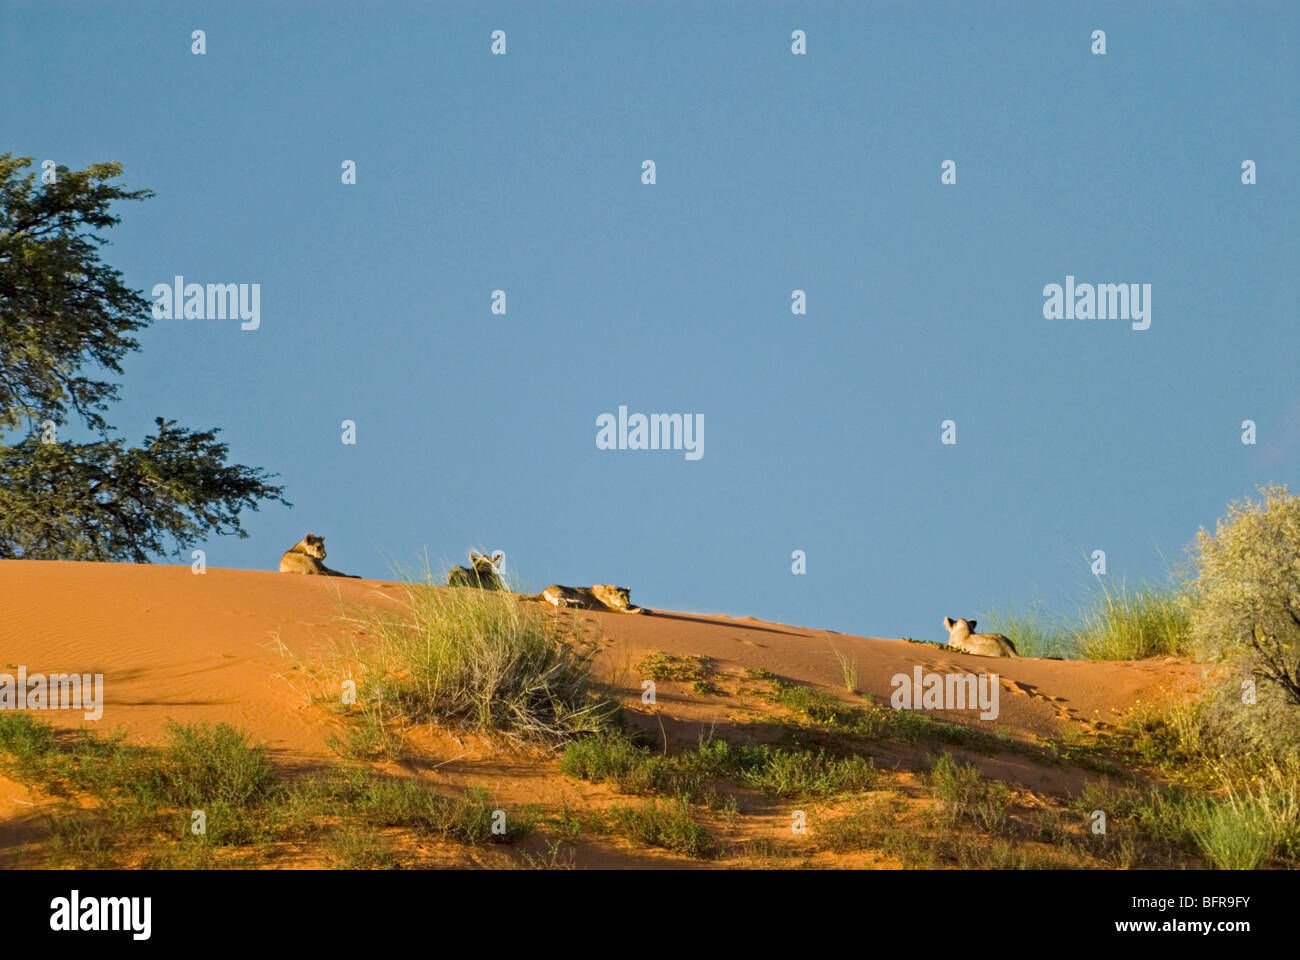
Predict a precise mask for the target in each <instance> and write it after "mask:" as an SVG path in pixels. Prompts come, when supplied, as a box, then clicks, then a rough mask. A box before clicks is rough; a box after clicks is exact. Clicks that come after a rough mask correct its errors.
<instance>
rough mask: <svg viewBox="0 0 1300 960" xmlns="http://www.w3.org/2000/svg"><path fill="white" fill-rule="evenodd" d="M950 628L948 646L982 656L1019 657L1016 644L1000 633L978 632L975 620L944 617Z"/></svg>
mask: <svg viewBox="0 0 1300 960" xmlns="http://www.w3.org/2000/svg"><path fill="white" fill-rule="evenodd" d="M943 625H944V626H945V627H947V628H948V646H950V647H952V648H953V649H954V650H960V651H962V652H963V653H974V654H977V655H978V656H981V657H1018V656H1020V654H1018V653H1016V647H1015V644H1013V643H1012V642H1011V641H1010V640H1008V639H1007V638H1006V637H1004V636H1002V634H1000V633H976V632H975V621H974V620H961V619H957V620H953V619H952V618H951V617H944V618H943Z"/></svg>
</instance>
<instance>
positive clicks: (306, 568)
mask: <svg viewBox="0 0 1300 960" xmlns="http://www.w3.org/2000/svg"><path fill="white" fill-rule="evenodd" d="M324 559H325V538H324V537H318V536H316V535H315V534H314V533H309V534H307V536H305V537H303V538H302V539H301V540H299V541H298V542H297V543H295V544H294V545H293V546H292V547H290V548H289V549H288V550H286V551H285V554H284V556H282V557H281V558H280V572H281V573H308V574H315V575H317V576H321V577H351V578H352V579H353V580H360V579H361V577H360V576H358V575H357V574H355V573H339V572H338V571H337V570H331V569H330V568H329V567H327V566H325V564H323V563H321V561H322V560H324Z"/></svg>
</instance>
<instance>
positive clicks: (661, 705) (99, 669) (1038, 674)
mask: <svg viewBox="0 0 1300 960" xmlns="http://www.w3.org/2000/svg"><path fill="white" fill-rule="evenodd" d="M403 589H404V588H403V586H402V585H401V584H398V583H391V582H384V581H374V580H345V579H335V578H322V577H306V576H292V575H286V574H279V573H273V572H261V571H247V570H221V569H209V570H208V571H207V572H206V573H205V574H203V575H195V574H193V573H192V572H191V570H190V568H189V567H186V566H161V565H134V564H112V563H64V562H41V561H16V560H7V561H0V671H4V672H8V673H14V672H15V671H16V669H17V668H18V667H19V666H22V667H25V668H26V670H27V671H28V672H29V673H34V672H45V673H53V672H58V673H72V672H78V673H92V674H95V673H100V674H103V675H104V684H105V691H104V707H103V716H102V718H101V719H100V720H98V721H97V722H93V723H89V724H87V722H86V721H85V720H84V719H83V714H82V712H81V711H51V710H46V711H42V712H41V715H42V716H43V717H44V718H45V719H47V720H49V721H50V722H52V723H53V724H54V725H55V726H56V727H57V728H60V729H64V730H69V729H75V728H78V727H80V726H82V725H88V726H91V727H92V728H94V729H95V730H96V731H97V732H101V733H103V732H107V731H110V730H113V729H117V728H123V729H125V730H126V732H127V734H128V736H129V737H130V738H131V739H132V740H133V741H135V742H140V743H159V742H162V741H163V739H164V732H165V726H166V723H167V721H169V720H175V721H178V722H182V723H189V722H196V721H207V722H209V723H218V722H226V723H231V724H234V725H237V726H239V727H242V728H244V729H245V730H247V731H248V732H249V733H250V734H251V735H252V738H253V739H254V740H255V741H257V742H260V743H264V744H265V745H266V746H267V748H268V751H269V753H270V755H271V757H272V759H273V760H274V761H275V762H276V763H277V764H278V765H279V766H281V767H282V768H285V769H286V772H291V771H292V770H293V769H294V768H307V767H311V766H317V765H320V764H323V763H326V762H331V761H334V760H336V759H337V758H336V756H335V755H334V753H333V752H332V751H331V750H330V749H329V748H328V747H327V745H326V737H327V736H328V735H329V733H330V732H331V731H332V730H337V729H338V728H339V726H340V721H339V720H338V719H337V718H333V717H331V716H330V714H329V713H328V712H327V711H325V710H323V709H321V708H320V707H319V706H315V705H313V704H312V703H311V702H310V700H309V698H308V696H307V695H306V692H305V690H304V688H303V685H302V684H301V683H299V682H295V681H296V679H297V677H298V676H300V674H295V669H294V666H293V661H292V659H291V658H288V657H286V656H285V655H284V653H283V650H282V646H281V645H283V647H287V648H289V649H291V650H293V651H295V652H296V653H298V654H301V655H306V656H311V655H312V654H313V653H314V652H317V651H319V650H320V649H321V648H322V647H323V646H324V645H325V644H326V643H327V642H328V641H330V640H332V639H340V638H343V637H344V636H345V632H346V631H347V630H349V629H355V628H352V627H349V626H348V624H347V623H346V622H345V621H344V620H343V618H342V613H343V610H344V609H345V608H352V609H356V608H357V607H358V606H360V605H363V604H380V605H385V604H395V603H396V602H398V601H399V600H400V598H401V597H402V596H403ZM648 601H649V602H653V598H648ZM546 609H547V610H550V608H549V607H547V608H546ZM582 616H583V617H584V618H585V619H587V620H589V621H591V622H593V623H594V624H596V625H598V626H599V628H600V633H601V635H602V640H601V645H600V651H601V652H600V654H599V656H598V659H597V661H596V664H597V669H598V671H599V673H600V674H601V675H602V677H603V679H604V680H605V681H606V682H607V683H608V684H609V685H610V686H611V687H612V688H613V689H615V690H617V691H619V692H620V693H621V694H622V697H623V699H624V702H625V703H626V704H627V705H628V706H629V707H630V708H631V716H632V718H633V720H634V722H635V721H637V720H639V721H642V722H644V724H645V725H646V726H647V728H648V729H653V730H655V731H659V730H662V731H663V734H664V736H665V737H666V738H668V739H670V740H674V741H677V742H678V743H682V744H689V743H691V742H693V741H695V740H697V739H698V737H699V736H700V734H701V733H704V732H707V731H709V730H715V731H718V733H719V735H725V733H724V731H726V730H727V729H728V728H736V727H742V726H745V725H746V724H750V723H753V722H754V720H755V714H754V710H755V705H754V704H755V699H754V698H748V699H747V700H746V699H744V698H738V697H734V696H718V695H711V694H699V693H696V692H694V691H693V690H691V689H690V688H689V687H688V686H686V685H684V684H673V683H665V684H663V685H662V689H661V690H660V692H659V698H658V704H657V707H655V708H653V710H652V709H651V708H645V707H643V706H642V705H641V704H640V702H639V695H640V684H641V676H640V674H639V671H637V670H635V669H634V665H635V664H636V663H637V662H638V661H639V660H640V659H641V658H642V657H643V656H644V655H645V654H646V653H647V652H650V651H664V652H666V653H669V654H674V655H678V656H703V657H708V658H710V660H711V661H713V664H714V666H715V667H716V669H717V670H718V672H719V674H720V675H721V676H724V677H727V678H729V679H732V680H735V681H737V683H739V684H740V685H743V680H741V674H742V671H743V670H744V669H745V668H755V669H762V670H766V671H770V672H771V673H774V674H777V675H778V676H780V677H782V678H785V679H787V680H791V681H796V682H801V683H807V684H814V685H819V686H822V687H825V688H826V689H827V690H829V691H831V692H834V693H837V694H842V693H843V689H842V674H841V668H840V664H839V661H838V659H837V657H836V654H835V651H836V650H838V651H839V652H840V653H841V654H844V655H847V656H849V657H852V658H854V659H856V661H857V666H858V678H859V688H860V690H861V691H862V692H863V693H867V694H872V695H875V696H876V697H879V698H881V699H882V700H883V701H884V702H888V698H889V695H890V693H891V678H892V677H893V676H894V675H895V674H900V673H901V674H907V675H910V674H911V672H912V670H913V668H914V667H915V666H917V665H920V666H921V667H922V668H923V669H925V670H926V671H937V672H963V673H965V672H969V673H994V672H996V673H997V674H998V675H999V681H998V682H999V690H1000V716H999V717H998V718H997V720H996V721H992V722H989V723H981V721H979V720H978V719H977V718H976V717H975V715H974V714H973V713H969V712H967V713H963V712H961V711H954V712H951V713H940V714H939V715H940V716H943V717H944V718H945V719H950V720H954V721H956V722H959V723H966V724H970V725H973V726H983V728H984V729H986V730H995V731H999V732H1001V733H1003V734H1005V735H1009V736H1011V737H1014V738H1017V739H1021V740H1025V741H1034V740H1036V739H1038V738H1040V737H1047V736H1052V735H1055V734H1058V733H1060V732H1061V730H1062V727H1063V726H1065V727H1069V726H1071V725H1073V726H1076V727H1078V728H1079V729H1080V730H1082V729H1084V728H1085V726H1087V725H1092V724H1095V723H1097V722H1106V721H1107V720H1108V719H1111V718H1114V717H1117V716H1118V715H1120V714H1123V713H1127V712H1129V711H1130V710H1132V709H1133V708H1134V706H1135V705H1137V704H1139V703H1143V702H1151V701H1157V700H1161V699H1164V698H1168V697H1170V696H1174V695H1177V694H1179V693H1180V692H1183V691H1187V690H1190V689H1191V688H1193V687H1194V686H1195V685H1196V684H1197V683H1198V682H1199V680H1200V678H1201V672H1202V668H1201V667H1199V666H1197V665H1195V664H1188V663H1182V662H1172V661H1170V662H1158V661H1143V662H1134V663H1129V662H1084V661H1054V660H1039V659H1029V658H1026V659H994V658H985V657H976V656H972V655H968V654H963V653H958V652H956V651H950V650H948V649H946V648H945V647H941V646H935V645H931V644H927V643H913V642H910V641H907V640H903V639H887V638H872V637H863V636H850V635H846V634H839V633H833V632H830V631H824V630H816V629H807V628H802V627H792V626H786V625H782V624H778V623H766V622H762V621H758V620H754V619H750V618H743V619H737V618H732V617H726V616H719V615H706V614H695V613H674V612H670V611H662V610H656V611H655V613H654V614H653V615H651V616H628V615H624V614H616V613H603V612H601V613H584V614H582ZM934 626H935V628H936V629H935V631H934V632H936V633H938V632H940V631H939V630H938V617H936V623H935V625H934ZM920 632H921V629H920V627H919V626H918V633H920ZM733 686H735V684H733ZM758 709H759V710H762V709H764V708H763V707H762V706H759V707H758ZM650 724H653V725H654V726H653V727H651V726H650ZM421 736H422V737H423V739H424V740H425V741H426V742H425V743H424V744H423V745H422V746H423V747H424V748H426V749H427V755H428V756H432V757H437V758H439V761H440V762H437V763H434V762H432V761H430V762H428V763H417V764H416V765H415V766H414V767H412V768H411V769H410V770H408V771H407V772H411V771H412V770H413V771H415V772H416V773H417V775H420V776H423V777H426V778H427V779H429V780H430V781H431V782H432V783H435V784H441V785H443V786H450V787H459V786H465V785H468V784H471V783H487V784H489V785H490V786H491V789H492V790H493V792H494V794H495V795H497V796H499V797H501V798H502V799H503V800H506V801H516V802H531V801H535V800H545V801H547V802H554V803H561V802H566V801H567V800H568V799H570V798H576V797H577V796H578V794H579V791H578V790H577V788H576V787H575V784H573V783H570V782H568V780H567V778H564V777H559V776H557V771H556V767H555V763H554V760H545V759H544V758H543V759H541V760H539V758H538V757H535V756H534V757H528V756H523V755H520V756H515V755H512V754H511V752H510V751H507V752H505V753H504V754H498V753H496V752H495V751H493V750H490V749H482V748H478V747H475V745H473V744H472V743H468V742H465V741H462V739H461V738H460V737H458V736H457V735H455V734H454V733H448V732H445V731H438V730H427V731H424V732H423V734H421ZM890 756H891V755H890V748H888V747H882V750H881V751H880V752H879V753H878V759H879V760H880V761H881V762H884V763H889V762H890ZM444 758H445V762H444ZM976 759H977V760H978V762H979V763H980V764H981V765H982V766H983V767H984V768H985V769H986V772H987V773H988V774H989V775H993V776H997V777H1000V778H1006V779H1008V780H1011V781H1018V782H1020V783H1021V784H1023V785H1024V787H1025V789H1027V790H1030V791H1033V790H1047V791H1050V792H1056V793H1058V794H1060V793H1063V792H1064V793H1070V792H1073V790H1074V789H1076V788H1077V786H1078V784H1079V783H1080V782H1081V777H1082V776H1083V772H1082V771H1079V770H1077V769H1073V768H1070V769H1064V768H1061V767H1051V766H1050V765H1049V766H1043V765H1035V764H1031V763H1029V762H1027V761H1025V760H1024V759H1023V757H1018V756H1017V755H1016V754H1015V752H1014V751H1011V752H1009V753H1007V754H1006V755H999V756H979V757H977V758H976ZM894 760H895V761H896V762H895V764H894V765H895V766H896V767H897V768H898V769H900V770H904V771H905V770H907V769H916V767H917V761H918V758H917V757H914V756H910V755H905V754H900V753H895V754H894ZM581 792H583V793H584V795H585V796H586V797H587V798H588V800H589V801H590V800H591V798H592V797H593V796H594V797H596V799H597V800H599V797H600V795H601V794H602V792H608V789H607V788H606V787H603V786H592V785H583V788H582V791H581ZM611 795H612V794H611ZM38 819H39V818H37V817H36V816H35V807H34V804H33V798H32V795H31V794H29V793H28V791H27V790H26V788H24V787H22V786H20V785H18V784H16V783H14V782H12V781H10V780H7V779H3V778H0V856H3V854H4V851H5V850H6V849H7V850H10V851H12V849H13V848H14V847H15V846H16V845H17V844H19V843H21V842H24V841H26V840H29V839H32V838H34V837H35V836H37V834H38V831H37V824H38ZM607 853H608V851H606V852H605V853H601V852H600V851H595V852H593V853H591V854H590V856H591V857H595V859H594V860H589V862H592V863H598V862H599V857H600V856H604V855H606V854H607ZM456 856H463V854H459V853H458V854H456ZM618 856H620V857H623V856H624V855H623V854H622V853H620V854H618ZM664 856H667V855H665V854H662V852H659V853H655V852H648V853H647V852H645V851H642V852H638V853H636V854H635V856H633V855H632V854H630V853H628V854H627V856H626V857H624V861H625V864H624V865H644V864H645V863H655V862H658V859H657V858H659V859H662V857H664ZM627 857H631V859H630V860H629V859H627Z"/></svg>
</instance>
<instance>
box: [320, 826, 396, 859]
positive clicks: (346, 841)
mask: <svg viewBox="0 0 1300 960" xmlns="http://www.w3.org/2000/svg"><path fill="white" fill-rule="evenodd" d="M325 849H326V851H327V853H328V855H329V857H330V859H331V864H330V865H331V866H332V867H334V868H335V869H338V870H398V869H400V867H401V865H400V864H399V863H398V862H397V858H396V856H394V854H393V848H392V845H391V844H390V843H389V842H388V841H387V840H386V839H385V837H384V835H383V834H382V833H380V832H379V831H378V830H375V829H374V828H367V827H361V826H357V825H356V824H346V825H344V826H343V827H341V828H339V829H338V830H336V831H334V832H333V833H331V834H330V835H329V838H328V839H327V840H326V841H325Z"/></svg>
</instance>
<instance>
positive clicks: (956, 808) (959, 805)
mask: <svg viewBox="0 0 1300 960" xmlns="http://www.w3.org/2000/svg"><path fill="white" fill-rule="evenodd" d="M929 780H930V787H931V789H933V790H934V795H935V797H936V798H937V799H938V800H939V808H938V812H939V819H940V822H941V823H942V824H943V825H944V826H952V825H953V824H955V823H957V822H958V821H960V820H969V821H971V822H973V823H975V824H977V825H979V826H981V827H983V828H984V829H986V830H992V831H997V830H1001V829H1003V828H1004V827H1006V825H1007V820H1008V816H1007V808H1008V807H1009V806H1010V804H1011V791H1010V790H1009V789H1008V788H1007V785H1006V784H1005V783H1002V782H1001V781H999V780H985V779H984V777H983V775H981V774H980V772H979V769H978V768H977V767H976V766H975V765H974V764H970V763H965V764H959V763H957V762H956V761H954V760H953V758H952V756H951V755H950V754H947V753H945V754H943V755H942V756H940V757H939V759H938V760H936V761H935V763H934V766H933V767H932V768H931V769H930V776H929Z"/></svg>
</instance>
